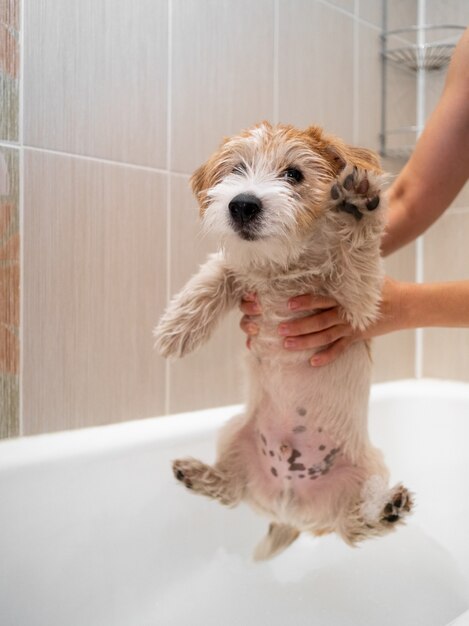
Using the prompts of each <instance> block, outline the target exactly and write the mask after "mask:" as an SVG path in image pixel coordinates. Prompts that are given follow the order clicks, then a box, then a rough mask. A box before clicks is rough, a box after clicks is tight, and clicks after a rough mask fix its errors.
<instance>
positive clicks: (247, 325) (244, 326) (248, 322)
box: [239, 315, 259, 347]
mask: <svg viewBox="0 0 469 626" xmlns="http://www.w3.org/2000/svg"><path fill="white" fill-rule="evenodd" d="M239 325H240V327H241V330H242V331H243V332H244V333H246V335H249V336H252V335H257V333H258V332H259V326H258V325H257V324H256V323H255V322H253V321H252V318H251V317H250V316H249V315H243V317H242V318H241V321H240V322H239ZM248 347H249V346H248Z"/></svg>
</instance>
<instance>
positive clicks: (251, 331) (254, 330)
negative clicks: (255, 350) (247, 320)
mask: <svg viewBox="0 0 469 626" xmlns="http://www.w3.org/2000/svg"><path fill="white" fill-rule="evenodd" d="M247 331H248V334H249V335H257V333H258V332H259V327H258V326H257V324H248V325H247Z"/></svg>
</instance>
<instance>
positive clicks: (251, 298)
mask: <svg viewBox="0 0 469 626" xmlns="http://www.w3.org/2000/svg"><path fill="white" fill-rule="evenodd" d="M243 299H244V300H246V302H254V301H255V299H256V294H254V293H245V294H244V296H243Z"/></svg>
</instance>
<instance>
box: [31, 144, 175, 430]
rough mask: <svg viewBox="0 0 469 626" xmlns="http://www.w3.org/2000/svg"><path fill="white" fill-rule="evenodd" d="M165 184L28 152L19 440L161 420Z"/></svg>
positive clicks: (121, 169)
mask: <svg viewBox="0 0 469 626" xmlns="http://www.w3.org/2000/svg"><path fill="white" fill-rule="evenodd" d="M165 182H166V181H165V177H164V176H162V175H160V174H157V173H154V172H148V171H145V170H140V169H138V168H131V167H126V166H120V165H115V166H114V165H108V164H103V163H98V162H96V161H91V160H86V159H79V158H74V157H65V156H58V155H52V154H48V153H43V152H39V151H32V150H26V152H25V192H24V248H23V255H24V289H23V298H24V328H23V336H24V352H23V354H24V364H23V367H24V369H23V383H22V398H23V432H24V434H34V433H40V432H46V431H53V430H62V429H68V428H76V427H82V426H89V425H99V424H104V423H110V422H117V421H122V420H130V419H136V418H143V417H148V416H154V415H159V414H162V413H163V412H164V391H165V364H164V362H163V360H162V359H160V358H159V357H158V356H157V354H156V352H155V351H154V350H153V337H152V329H153V326H154V325H155V323H156V321H157V319H158V317H159V315H160V314H161V312H162V310H163V306H164V302H165V295H166V280H165V276H166V262H165V261H166V210H165V197H166V196H165Z"/></svg>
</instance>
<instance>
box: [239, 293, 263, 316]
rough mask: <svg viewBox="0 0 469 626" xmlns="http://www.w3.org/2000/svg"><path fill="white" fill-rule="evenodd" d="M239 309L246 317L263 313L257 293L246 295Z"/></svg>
mask: <svg viewBox="0 0 469 626" xmlns="http://www.w3.org/2000/svg"><path fill="white" fill-rule="evenodd" d="M239 308H240V309H241V312H242V313H244V314H245V315H260V314H261V313H262V308H261V305H260V303H259V300H258V299H257V294H255V293H246V294H244V296H243V297H242V299H241V304H240V305H239Z"/></svg>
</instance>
